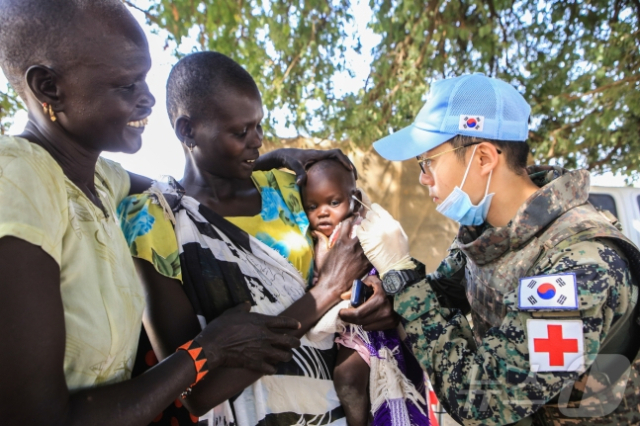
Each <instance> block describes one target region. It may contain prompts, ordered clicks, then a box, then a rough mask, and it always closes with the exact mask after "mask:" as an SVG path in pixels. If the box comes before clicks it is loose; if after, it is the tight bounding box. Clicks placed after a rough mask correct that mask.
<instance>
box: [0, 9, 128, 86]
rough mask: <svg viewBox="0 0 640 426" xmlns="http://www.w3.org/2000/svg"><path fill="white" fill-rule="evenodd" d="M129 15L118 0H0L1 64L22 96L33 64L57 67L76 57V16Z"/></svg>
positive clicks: (102, 19) (101, 17)
mask: <svg viewBox="0 0 640 426" xmlns="http://www.w3.org/2000/svg"><path fill="white" fill-rule="evenodd" d="M87 12H89V13H91V14H92V15H93V16H100V21H101V22H103V21H104V19H105V17H116V18H118V17H121V16H123V15H125V14H129V11H128V10H127V8H126V6H124V4H123V3H122V2H121V1H118V0H0V16H2V25H0V67H1V68H2V71H3V72H4V74H5V76H6V77H7V80H9V83H10V84H11V85H12V86H13V88H14V89H15V90H16V91H17V92H18V94H19V95H20V96H22V97H23V98H24V94H25V89H26V88H25V87H23V76H24V74H25V72H26V71H27V69H28V68H29V67H30V66H32V65H37V64H41V65H48V66H51V67H53V68H57V69H59V70H63V69H65V68H66V66H68V63H69V62H68V61H69V60H71V59H75V58H77V48H76V46H77V43H81V42H80V41H78V37H77V35H78V32H77V31H75V28H76V27H77V23H78V22H77V19H78V18H79V17H80V16H86V13H87Z"/></svg>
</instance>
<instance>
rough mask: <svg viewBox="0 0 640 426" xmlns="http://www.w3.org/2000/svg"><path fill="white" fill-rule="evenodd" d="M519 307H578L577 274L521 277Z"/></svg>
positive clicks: (523, 308)
mask: <svg viewBox="0 0 640 426" xmlns="http://www.w3.org/2000/svg"><path fill="white" fill-rule="evenodd" d="M518 308H520V309H522V310H526V311H532V310H539V309H551V310H556V309H561V310H565V309H569V310H575V309H578V287H577V285H576V275H575V274H557V275H539V276H537V277H527V278H520V285H519V287H518Z"/></svg>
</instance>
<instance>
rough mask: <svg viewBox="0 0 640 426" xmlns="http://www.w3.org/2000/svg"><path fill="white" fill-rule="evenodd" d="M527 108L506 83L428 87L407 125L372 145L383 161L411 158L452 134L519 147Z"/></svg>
mask: <svg viewBox="0 0 640 426" xmlns="http://www.w3.org/2000/svg"><path fill="white" fill-rule="evenodd" d="M530 112H531V107H530V106H529V104H527V102H526V101H525V100H524V98H523V97H522V95H521V94H520V93H518V91H517V90H516V89H515V88H514V87H513V86H511V85H510V84H508V83H506V82H504V81H502V80H498V79H495V78H489V77H487V76H485V75H484V74H480V73H476V74H468V75H463V76H461V77H455V78H447V79H445V80H440V81H436V82H435V83H433V84H432V85H431V90H430V91H429V94H428V97H427V102H426V103H425V104H424V106H423V107H422V109H421V110H420V112H419V113H418V116H417V117H416V119H415V121H414V122H413V124H412V125H410V126H408V127H405V128H404V129H402V130H399V131H397V132H395V133H393V134H391V135H389V136H387V137H385V138H382V139H380V140H379V141H377V142H374V144H373V147H374V148H375V149H376V151H378V153H379V154H380V155H381V156H383V157H384V158H386V159H387V160H393V161H402V160H407V159H409V158H411V157H416V156H418V155H420V154H423V153H424V152H426V151H429V150H431V149H433V148H435V147H437V146H438V145H441V144H443V143H445V142H446V141H448V140H449V139H452V138H453V137H454V136H456V135H465V136H475V137H478V138H486V139H493V140H500V141H513V142H524V141H526V140H527V137H528V133H529V113H530Z"/></svg>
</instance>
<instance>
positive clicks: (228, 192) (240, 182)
mask: <svg viewBox="0 0 640 426" xmlns="http://www.w3.org/2000/svg"><path fill="white" fill-rule="evenodd" d="M187 161H188V160H187ZM180 184H181V185H182V187H183V188H184V190H185V192H186V194H187V195H189V196H190V197H193V198H195V199H196V200H198V202H200V203H201V204H204V205H205V206H207V207H209V208H210V209H212V210H213V211H215V212H216V213H218V214H220V215H221V216H252V215H255V214H257V213H259V212H260V209H261V203H262V199H261V197H260V193H259V192H258V190H257V189H256V187H255V185H254V183H253V181H252V180H251V179H232V178H225V177H220V176H216V175H214V174H212V173H210V172H207V171H203V170H200V169H198V168H197V167H195V166H193V165H192V164H191V163H189V162H187V165H186V166H185V170H184V177H183V178H182V181H181V182H180Z"/></svg>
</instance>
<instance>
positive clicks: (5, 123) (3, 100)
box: [0, 86, 22, 135]
mask: <svg viewBox="0 0 640 426" xmlns="http://www.w3.org/2000/svg"><path fill="white" fill-rule="evenodd" d="M21 108H22V102H21V101H20V99H19V98H18V95H17V94H16V92H15V91H14V90H13V89H12V88H11V87H10V86H8V87H7V91H6V92H3V91H2V90H0V135H4V134H5V132H6V130H7V128H8V127H9V125H10V124H11V119H12V117H13V115H14V114H15V113H16V112H17V111H18V110H19V109H21Z"/></svg>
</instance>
